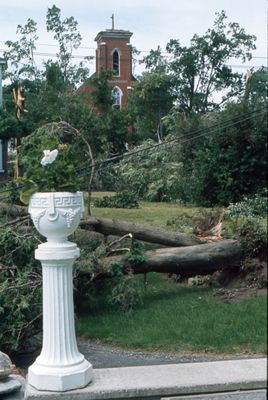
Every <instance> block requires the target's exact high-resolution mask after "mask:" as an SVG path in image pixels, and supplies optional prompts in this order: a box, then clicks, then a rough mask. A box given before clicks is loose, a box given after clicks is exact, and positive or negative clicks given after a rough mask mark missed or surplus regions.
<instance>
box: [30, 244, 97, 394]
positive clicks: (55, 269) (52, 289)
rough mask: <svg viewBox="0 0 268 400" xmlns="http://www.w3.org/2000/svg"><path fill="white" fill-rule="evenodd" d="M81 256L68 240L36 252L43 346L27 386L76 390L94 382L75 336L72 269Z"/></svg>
mask: <svg viewBox="0 0 268 400" xmlns="http://www.w3.org/2000/svg"><path fill="white" fill-rule="evenodd" d="M79 255H80V251H79V249H78V247H77V246H76V244H75V243H71V242H68V241H64V242H61V243H59V242H46V243H43V244H41V245H39V246H38V249H37V250H36V252H35V257H36V259H37V260H40V261H41V263H42V270H43V346H42V351H41V354H40V355H39V356H38V357H37V359H36V361H35V362H34V363H33V364H32V365H31V366H30V367H29V370H28V383H29V384H30V385H32V386H34V387H35V388H36V389H38V390H52V391H66V390H71V389H77V388H81V387H84V386H86V385H87V384H88V383H89V382H90V381H91V380H92V375H93V370H92V366H91V364H90V363H89V362H88V361H87V360H85V358H84V356H83V355H82V354H81V353H79V351H78V349H77V343H76V337H75V326H74V306H73V282H72V266H73V262H74V259H75V258H77V257H79Z"/></svg>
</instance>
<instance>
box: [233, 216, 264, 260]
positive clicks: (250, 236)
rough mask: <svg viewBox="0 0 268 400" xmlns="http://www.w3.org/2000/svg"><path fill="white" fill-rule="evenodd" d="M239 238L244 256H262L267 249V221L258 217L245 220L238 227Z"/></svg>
mask: <svg viewBox="0 0 268 400" xmlns="http://www.w3.org/2000/svg"><path fill="white" fill-rule="evenodd" d="M239 238H240V241H241V243H242V246H243V248H244V251H245V254H246V255H248V256H251V257H254V256H258V255H260V254H262V253H263V252H264V251H266V249H267V221H266V220H264V219H261V218H258V217H249V218H247V219H246V220H245V221H244V222H243V223H242V224H241V226H240V229H239Z"/></svg>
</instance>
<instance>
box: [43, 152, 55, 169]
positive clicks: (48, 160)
mask: <svg viewBox="0 0 268 400" xmlns="http://www.w3.org/2000/svg"><path fill="white" fill-rule="evenodd" d="M57 155H58V150H52V151H50V150H44V157H43V158H42V160H41V164H42V165H43V166H45V165H47V164H52V163H53V161H55V160H56V158H57Z"/></svg>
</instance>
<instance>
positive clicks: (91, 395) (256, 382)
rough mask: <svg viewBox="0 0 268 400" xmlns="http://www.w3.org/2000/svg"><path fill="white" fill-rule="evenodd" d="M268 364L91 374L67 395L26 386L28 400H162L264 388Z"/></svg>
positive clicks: (218, 364)
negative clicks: (89, 382) (173, 397)
mask: <svg viewBox="0 0 268 400" xmlns="http://www.w3.org/2000/svg"><path fill="white" fill-rule="evenodd" d="M266 368H267V360H266V359H265V358H259V359H248V360H229V361H213V362H203V363H193V364H190V363H187V364H169V365H156V366H146V367H127V368H107V369H96V370H94V376H93V382H92V383H91V384H90V385H88V386H87V387H85V388H83V389H77V390H72V391H68V392H49V391H38V390H36V389H34V388H33V387H32V386H30V385H29V384H28V385H27V386H26V393H25V395H26V399H31V400H50V399H51V400H52V399H53V400H54V399H55V400H56V399H58V398H59V399H64V400H100V399H117V400H118V399H148V400H149V399H154V400H157V399H161V398H162V397H169V396H178V395H180V396H181V395H190V394H192V395H194V394H202V393H203V394H207V393H217V392H228V391H236V390H254V389H265V388H266V384H267V381H266V374H267V372H266V371H267V369H266Z"/></svg>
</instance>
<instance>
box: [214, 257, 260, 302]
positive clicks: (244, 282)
mask: <svg viewBox="0 0 268 400" xmlns="http://www.w3.org/2000/svg"><path fill="white" fill-rule="evenodd" d="M213 279H214V282H217V283H218V284H219V285H221V287H219V288H215V289H214V293H213V294H214V296H217V297H219V298H221V299H222V301H224V302H226V303H230V302H234V301H236V300H241V299H248V298H252V297H256V296H267V260H263V259H260V258H253V259H252V258H248V259H246V260H245V261H244V263H243V265H242V266H241V268H240V269H239V271H236V272H233V274H230V273H229V274H228V273H227V272H225V271H222V272H221V271H217V272H216V273H215V274H214V275H213V277H212V286H213Z"/></svg>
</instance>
